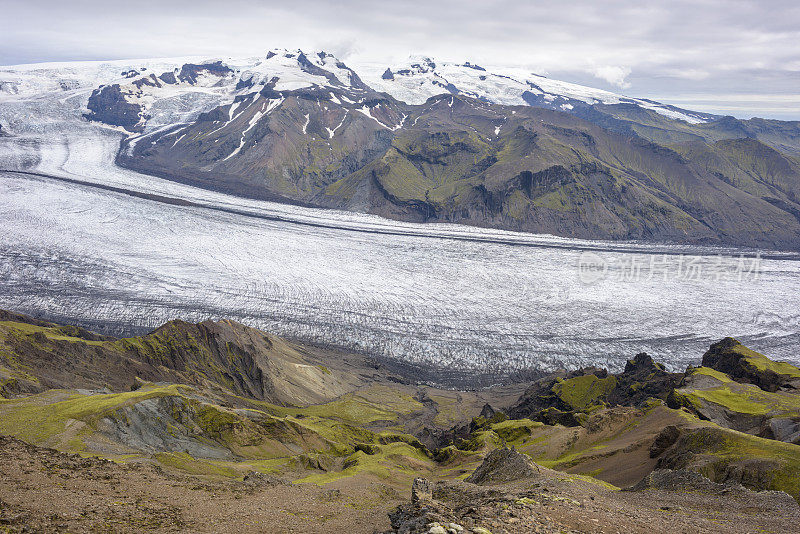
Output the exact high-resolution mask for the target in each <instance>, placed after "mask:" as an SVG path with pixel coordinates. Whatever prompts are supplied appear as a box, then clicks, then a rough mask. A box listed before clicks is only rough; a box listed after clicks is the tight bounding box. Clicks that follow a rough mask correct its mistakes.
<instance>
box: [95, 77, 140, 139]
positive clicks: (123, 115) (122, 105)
mask: <svg viewBox="0 0 800 534" xmlns="http://www.w3.org/2000/svg"><path fill="white" fill-rule="evenodd" d="M86 107H87V108H88V109H89V113H88V114H87V115H86V118H87V119H89V120H93V121H98V122H103V123H105V124H111V125H113V126H122V127H123V128H125V129H126V130H128V131H129V132H141V131H142V130H143V129H144V127H143V125H142V124H141V121H142V107H141V106H140V105H139V104H137V103H134V102H129V101H128V100H127V99H126V98H125V95H124V94H123V92H122V89H121V88H120V85H119V84H113V85H107V86H105V87H102V88H100V89H95V90H94V91H92V95H91V96H90V97H89V102H88V104H87V105H86Z"/></svg>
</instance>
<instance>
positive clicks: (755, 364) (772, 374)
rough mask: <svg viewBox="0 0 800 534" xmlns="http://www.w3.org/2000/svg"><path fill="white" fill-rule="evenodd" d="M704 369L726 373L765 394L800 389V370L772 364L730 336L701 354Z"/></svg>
mask: <svg viewBox="0 0 800 534" xmlns="http://www.w3.org/2000/svg"><path fill="white" fill-rule="evenodd" d="M703 366H704V367H710V368H711V369H714V370H716V371H719V372H721V373H725V374H726V375H728V376H729V377H731V378H732V379H733V380H735V381H737V382H744V383H747V384H754V385H756V386H758V387H760V388H761V389H763V390H764V391H770V392H774V391H777V390H778V389H780V388H792V389H800V370H799V369H797V368H796V367H793V366H791V365H788V364H781V363H779V362H773V361H771V360H769V359H768V358H766V357H765V356H764V355H762V354H759V353H757V352H755V351H752V350H750V349H748V348H747V347H745V346H744V345H742V344H741V343H739V341H737V340H736V339H734V338H732V337H726V338H725V339H723V340H722V341H719V342H717V343H714V344H713V345H711V348H710V349H709V350H708V352H706V353H705V354H704V355H703Z"/></svg>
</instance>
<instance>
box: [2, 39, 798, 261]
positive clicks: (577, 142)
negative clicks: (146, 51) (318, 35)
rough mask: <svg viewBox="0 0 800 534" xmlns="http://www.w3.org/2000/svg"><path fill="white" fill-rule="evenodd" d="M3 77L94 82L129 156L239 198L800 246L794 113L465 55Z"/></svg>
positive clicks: (598, 232) (426, 217) (122, 156)
mask: <svg viewBox="0 0 800 534" xmlns="http://www.w3.org/2000/svg"><path fill="white" fill-rule="evenodd" d="M132 66H133V68H132ZM357 71H360V72H361V74H363V78H362V76H360V75H359V74H357ZM57 80H60V81H59V82H58V84H56V85H54V81H57ZM0 87H2V93H0V95H1V96H0V98H1V99H2V100H0V106H1V105H2V102H3V101H7V102H12V101H13V102H18V101H20V100H24V99H26V98H38V97H41V95H42V94H58V92H63V91H72V92H75V91H78V92H81V94H83V95H84V98H85V99H86V107H87V110H86V113H85V117H86V119H88V120H91V121H95V122H97V123H99V124H106V125H109V126H113V127H116V128H120V129H122V130H123V131H125V132H126V133H127V138H126V139H125V141H124V142H123V144H122V147H121V149H120V152H119V156H118V158H117V162H118V164H120V165H122V166H125V167H129V168H132V169H135V170H138V171H143V172H147V173H150V174H154V175H157V176H161V177H165V178H169V179H172V180H178V181H181V182H185V183H190V184H192V185H197V186H201V187H205V188H209V189H214V190H218V191H224V192H228V193H233V194H236V195H241V196H246V197H254V198H261V199H270V200H277V201H281V202H294V203H302V204H307V205H314V206H322V207H332V208H343V209H348V210H355V211H364V212H370V213H375V214H379V215H382V216H386V217H391V218H397V219H402V220H409V221H429V222H435V221H449V222H459V223H465V224H471V225H479V226H490V227H497V228H505V229H512V230H522V231H528V232H540V233H551V234H556V235H561V236H570V237H586V238H605V239H645V240H656V241H679V242H686V243H727V244H736V245H744V246H754V247H762V248H781V249H793V250H797V249H798V248H800V204H798V197H797V194H798V188H799V187H800V159H798V158H799V157H800V123H793V122H781V121H771V120H764V119H751V120H749V121H743V120H738V119H734V118H732V117H717V116H713V115H708V114H703V113H695V112H691V111H687V110H681V109H677V108H674V107H671V106H666V105H662V104H658V103H655V102H651V101H647V100H642V99H634V98H628V97H624V96H621V95H616V94H613V93H609V92H606V91H600V90H596V89H591V88H587V87H582V86H578V85H574V84H569V83H565V82H559V81H556V80H550V79H547V78H543V77H540V76H536V75H533V74H525V73H522V74H521V73H505V72H501V71H499V70H495V71H490V70H487V69H485V68H483V67H480V66H477V65H473V64H470V63H464V64H449V63H437V62H436V61H434V60H432V59H429V58H421V59H419V60H416V61H411V62H410V63H409V64H408V65H402V66H399V67H398V66H395V67H389V68H386V69H385V70H381V69H380V68H377V69H376V67H374V66H371V67H365V68H362V69H359V68H356V69H351V68H349V67H348V66H346V65H345V64H344V63H342V62H341V61H339V60H338V59H336V58H335V57H333V56H331V55H330V54H326V53H324V52H320V53H309V54H306V53H303V52H301V51H285V50H276V51H271V52H269V53H268V54H267V55H265V56H264V57H261V58H253V59H225V60H218V59H215V60H196V59H193V60H191V61H190V60H180V59H178V60H160V61H149V62H142V64H141V65H133V64H122V63H103V64H95V65H81V64H69V65H54V66H42V67H36V66H24V67H7V68H3V69H0ZM0 122H2V117H0ZM8 122H10V124H3V131H4V132H7V135H14V130H15V127H14V124H13V120H9V121H8Z"/></svg>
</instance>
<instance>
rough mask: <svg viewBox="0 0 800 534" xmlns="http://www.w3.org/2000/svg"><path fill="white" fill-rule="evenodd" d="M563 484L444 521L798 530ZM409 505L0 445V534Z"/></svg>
mask: <svg viewBox="0 0 800 534" xmlns="http://www.w3.org/2000/svg"><path fill="white" fill-rule="evenodd" d="M564 476H565V475H563V474H555V473H553V472H551V471H550V470H544V471H543V473H542V475H541V476H540V477H538V478H537V479H535V480H526V481H521V482H518V483H514V484H506V485H503V486H499V487H495V488H483V487H478V486H474V485H471V484H466V483H462V482H454V483H449V484H450V485H451V486H453V487H454V488H456V489H453V490H452V491H451V492H450V493H449V494H448V495H449V496H448V497H447V498H446V499H443V500H442V505H441V506H442V511H443V512H444V514H445V516H448V517H452V518H453V519H458V520H459V522H460V524H463V525H464V526H466V527H468V528H469V527H470V526H482V527H485V528H488V529H489V530H491V532H493V533H494V534H503V533H508V534H522V533H526V534H527V533H530V532H619V533H636V532H641V533H656V532H686V533H695V532H781V533H785V532H797V525H800V508H798V507H797V506H796V505H794V503H792V505H791V506H786V503H785V502H784V501H781V502H780V503H777V502H775V503H772V502H770V500H768V499H763V498H753V496H752V494H749V493H737V492H732V493H731V494H729V495H725V496H720V495H704V494H701V493H696V492H668V491H662V490H646V491H642V492H618V491H610V490H608V489H606V488H604V487H601V486H598V485H596V484H593V483H588V482H584V481H581V480H577V481H576V480H565V479H564ZM409 494H410V488H406V487H398V486H392V481H381V480H378V479H375V478H369V477H352V478H349V479H343V480H341V481H338V482H336V483H332V484H328V485H326V486H324V487H318V486H315V485H309V484H304V485H292V484H285V483H282V482H280V481H278V480H275V479H273V478H271V477H256V478H255V479H254V480H253V479H251V480H247V481H223V482H213V481H203V480H200V479H197V478H193V477H186V476H175V475H172V474H169V473H165V472H163V471H162V470H161V469H159V468H157V467H154V466H152V465H149V464H129V465H119V464H115V463H113V462H110V461H106V460H101V459H95V458H82V457H80V456H78V455H71V454H64V453H60V452H57V451H55V450H52V449H43V448H39V447H34V446H31V445H28V444H27V443H25V442H22V441H20V440H17V439H14V438H8V437H2V436H0V532H75V533H80V532H143V531H158V532H221V533H225V532H232V533H236V534H244V533H249V532H263V533H284V532H297V533H301V532H307V533H336V534H344V533H348V534H349V533H372V532H383V531H387V530H389V528H390V523H389V518H388V512H390V511H392V510H394V509H395V508H396V507H397V506H398V505H399V504H403V503H407V502H408V499H409ZM451 514H452V515H451ZM470 518H472V519H470ZM470 522H471V524H469V525H468V524H465V523H470Z"/></svg>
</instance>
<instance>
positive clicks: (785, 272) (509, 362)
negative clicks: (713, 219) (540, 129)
mask: <svg viewBox="0 0 800 534" xmlns="http://www.w3.org/2000/svg"><path fill="white" fill-rule="evenodd" d="M136 64H138V63H136ZM154 65H155V66H153V67H152V68H153V69H154V70H157V69H161V68H162V67H163V65H161V64H157V63H154ZM120 67H121V64H118V63H115V64H113V65H112V66H110V67H109V66H108V64H106V63H103V64H97V65H93V66H92V67H91V68H83V70H81V69H80V68H78V67H74V66H73V67H69V66H63V65H62V66H58V67H57V70H58V72H61V73H62V74H61V75H60V76H62V79H60V80H59V78H58V77H54V75H53V70H52V68H51V70H49V71H47V70H46V69H45V70H43V71H41V72H40V73H39V74H35V73H29V74H28V75H27V77H23V78H22V79H20V80H21V81H19V83H18V84H17V85H16V86H15V90H14V92H12V91H11V90H9V89H8V87H10V86H6V92H5V93H4V94H3V96H2V97H0V124H2V125H3V131H4V132H5V135H0V224H2V228H3V232H2V237H1V238H0V307H3V308H8V309H12V310H16V311H20V312H27V313H36V314H44V315H46V316H48V317H51V318H54V319H61V320H65V321H71V322H77V323H80V324H85V325H90V326H91V325H103V326H107V327H110V328H115V329H117V330H119V331H126V330H127V331H132V330H135V329H149V328H154V327H156V326H158V325H160V324H161V323H163V322H165V321H167V320H170V319H175V318H182V319H185V320H190V321H200V320H203V319H207V318H221V317H226V318H231V319H235V320H238V321H241V322H243V323H246V324H249V325H251V326H255V327H259V328H263V329H264V330H267V331H270V332H274V333H276V334H279V335H284V336H288V337H291V338H294V339H299V340H303V341H309V342H317V343H326V344H330V345H335V346H338V347H342V348H345V349H350V350H359V351H364V352H368V353H370V354H374V355H377V356H381V357H386V358H393V359H397V360H402V361H404V362H413V363H419V364H426V365H433V366H438V367H444V368H449V369H455V368H458V369H475V370H494V371H497V372H511V371H514V370H519V369H527V368H540V369H554V368H559V367H576V366H585V365H601V366H607V367H609V368H611V369H619V368H620V367H621V366H623V365H624V362H625V360H626V359H628V358H630V357H632V356H633V355H634V354H636V353H638V352H642V351H645V352H648V353H649V354H651V355H652V356H653V357H654V358H656V359H657V360H661V361H665V362H666V363H667V364H668V366H669V367H671V368H673V369H681V368H683V367H685V366H686V365H688V364H695V363H697V362H698V361H699V358H700V356H701V355H702V354H703V352H704V351H705V350H706V349H707V347H708V345H709V344H710V343H711V342H713V341H716V340H718V339H719V338H721V337H723V336H727V335H731V336H736V337H737V338H739V339H740V340H741V341H742V342H744V343H746V344H747V345H749V346H751V347H752V348H754V349H755V350H759V351H761V352H764V353H766V354H767V355H769V356H770V357H772V358H776V359H784V360H787V361H791V362H793V363H795V364H798V363H800V354H798V352H797V350H796V347H797V346H798V342H800V314H798V311H797V310H798V307H797V302H798V301H797V295H800V262H799V261H798V260H799V258H798V257H797V255H795V254H790V253H786V254H783V253H765V254H763V257H762V258H761V261H760V262H759V264H758V267H757V272H755V273H749V274H750V275H749V276H746V277H739V276H736V275H734V274H731V273H732V269H733V268H734V267H735V266H736V265H737V264H738V262H740V261H741V259H740V254H742V253H747V254H749V255H752V253H753V252H754V251H741V250H736V249H731V248H699V247H688V246H687V247H683V246H674V245H652V244H642V243H633V242H631V243H609V242H600V241H586V240H571V239H566V238H557V237H553V236H544V235H530V234H523V233H515V232H506V231H500V230H489V229H480V228H471V227H462V226H457V225H449V224H428V225H424V224H413V223H402V222H396V221H391V220H386V219H380V218H378V217H375V216H371V215H366V214H358V213H349V212H338V211H332V210H320V209H312V208H303V207H298V206H290V205H282V204H275V203H270V202H264V201H256V200H249V199H242V198H238V197H232V196H228V195H225V194H221V193H216V192H213V191H207V190H202V189H197V188H193V187H190V186H187V185H182V184H179V183H175V182H171V181H167V180H162V179H159V178H156V177H153V176H147V175H143V174H139V173H136V172H133V171H130V170H126V169H122V168H120V167H118V166H116V165H115V164H114V160H115V157H116V153H117V151H118V150H119V146H120V142H121V140H122V139H123V138H125V137H126V135H128V134H127V133H126V132H123V131H121V129H115V128H111V127H107V126H103V125H100V124H97V123H91V122H88V121H86V120H84V119H83V118H82V114H83V113H85V112H86V101H87V98H88V94H89V93H90V91H91V89H92V87H94V86H96V85H97V83H98V82H99V80H101V79H103V76H104V74H103V73H104V72H105V71H109V72H110V71H111V70H114V71H115V72H116V71H118V70H120ZM53 68H56V67H53ZM70 69H71V70H70ZM33 70H35V69H33ZM63 73H67V74H66V75H65V74H63ZM37 76H38V78H42V79H47V80H48V82H47V83H48V84H49V85H47V86H46V89H45V90H42V87H41V86H39V85H37V83H38V82H36V79H37ZM342 76H344V74H342ZM25 80H28V81H27V82H26V81H25ZM30 80H33V81H30ZM289 82H291V83H301V82H302V80H300V81H298V79H297V78H296V77H295V78H288V81H287V83H289ZM26 83H27V84H28V85H26ZM303 83H304V82H303ZM31 88H38V89H35V90H34V89H31ZM194 90H195V89H192V91H194ZM197 91H198V92H199V93H202V94H205V95H206V96H207V98H206V99H203V98H197V99H194V98H193V99H192V100H191V101H192V102H193V103H194V104H193V105H194V106H195V107H190V108H187V99H186V98H185V97H186V94H174V95H168V96H166V97H164V98H162V99H160V100H159V101H158V102H157V103H156V104H157V105H156V107H157V112H158V113H157V114H156V113H154V116H155V117H170V119H169V121H174V120H176V119H175V117H186V116H189V115H192V114H196V113H199V112H202V110H203V109H205V108H206V107H208V106H212V107H213V106H215V105H218V102H219V99H220V98H222V97H223V96H224V95H223V93H224V91H217V89H216V88H213V87H212V88H211V89H209V88H208V87H200V88H198V89H197ZM163 121H166V119H163V120H160V121H156V123H155V124H154V125H153V126H152V128H156V127H157V126H158V124H159V123H162V122H163ZM167 122H168V121H167ZM139 142H147V139H146V137H144V136H142V138H141V139H140V141H139ZM587 252H589V253H590V254H591V257H592V258H600V259H602V261H604V262H606V264H607V265H608V266H610V267H609V268H608V271H607V272H605V273H604V276H601V277H599V278H598V279H597V280H594V281H593V282H592V283H587V282H586V280H585V279H583V278H582V276H581V265H582V261H583V260H584V259H585V257H586V254H587ZM686 258H692V261H693V262H694V263H695V264H698V265H704V266H706V267H710V266H713V265H717V266H719V265H723V266H725V267H727V268H729V269H728V270H729V271H731V272H729V273H728V274H726V275H724V276H720V277H714V276H699V277H695V278H688V279H687V278H679V277H666V276H664V277H661V276H636V277H627V276H625V273H624V272H623V270H624V266H625V265H632V264H637V265H644V266H647V265H652V264H654V263H658V264H659V265H662V266H666V267H665V268H667V269H672V270H677V269H679V268H680V264H681V263H682V262H684V261H686ZM645 270H646V269H645Z"/></svg>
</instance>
